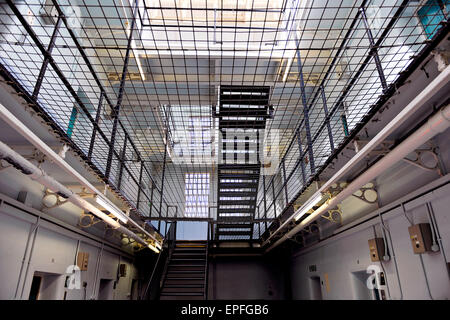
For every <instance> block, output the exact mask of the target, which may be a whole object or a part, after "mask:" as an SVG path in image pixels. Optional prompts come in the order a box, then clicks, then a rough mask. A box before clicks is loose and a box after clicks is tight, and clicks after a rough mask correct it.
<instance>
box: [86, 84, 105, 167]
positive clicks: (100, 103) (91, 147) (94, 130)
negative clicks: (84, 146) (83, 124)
mask: <svg viewBox="0 0 450 320" xmlns="http://www.w3.org/2000/svg"><path fill="white" fill-rule="evenodd" d="M102 106H103V92H101V93H100V97H99V98H98V107H97V113H96V114H95V123H96V124H97V126H98V125H99V121H100V115H101V113H102ZM96 135H97V127H96V126H93V127H92V136H91V143H90V144H89V151H88V159H89V161H92V151H94V144H95V136H96Z"/></svg>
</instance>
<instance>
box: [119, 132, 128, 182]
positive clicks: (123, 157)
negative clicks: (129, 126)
mask: <svg viewBox="0 0 450 320" xmlns="http://www.w3.org/2000/svg"><path fill="white" fill-rule="evenodd" d="M127 141H128V135H127V134H125V139H124V140H123V147H122V152H121V154H120V159H119V161H120V164H119V177H118V181H117V189H118V190H120V186H121V185H122V175H123V167H124V164H125V158H126V152H127Z"/></svg>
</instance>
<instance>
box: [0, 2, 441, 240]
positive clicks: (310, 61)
mask: <svg viewBox="0 0 450 320" xmlns="http://www.w3.org/2000/svg"><path fill="white" fill-rule="evenodd" d="M448 8H449V1H435V0H427V1H401V0H398V1H387V0H386V1H384V0H371V1H369V0H358V1H350V0H342V1H330V0H317V1H297V0H276V1H269V0H248V1H235V2H230V1H206V0H192V1H169V0H158V1H151V0H122V1H102V0H96V1H94V0H78V1H67V0H48V1H47V0H45V1H44V0H31V1H26V2H17V1H9V0H7V1H2V2H1V3H0V64H1V67H2V69H4V70H6V71H8V72H9V73H10V74H12V75H13V77H14V78H15V81H17V82H18V83H19V84H20V85H21V86H22V87H23V88H24V89H25V90H26V92H27V93H28V94H29V95H30V96H31V97H32V98H33V99H34V101H36V103H37V104H39V106H40V107H41V108H42V109H43V110H44V111H45V112H46V113H47V114H48V116H49V117H50V118H51V119H52V120H53V121H54V123H55V124H56V125H57V126H58V127H59V128H61V130H62V132H64V134H65V135H66V138H68V139H70V140H71V141H72V142H73V143H74V145H76V146H77V148H79V149H80V150H81V152H82V153H83V154H84V155H85V156H87V158H88V159H89V160H90V163H91V165H92V166H94V167H95V168H96V169H98V170H99V171H100V173H101V174H102V175H103V177H104V178H105V179H106V180H107V181H109V183H110V184H111V185H112V186H114V187H115V188H116V189H117V190H118V191H119V192H121V193H122V195H123V196H124V197H125V198H126V199H127V200H128V202H129V203H130V205H131V206H132V207H135V208H136V209H138V210H139V212H140V213H141V214H142V215H143V216H147V217H153V218H156V217H158V218H160V217H161V218H164V217H173V216H174V215H177V216H179V217H188V216H189V217H194V218H204V217H208V216H212V217H216V216H217V214H218V213H217V205H218V203H219V201H220V199H219V197H218V187H217V186H218V179H219V176H218V163H219V161H218V160H219V158H218V157H219V150H220V148H219V142H220V141H222V140H221V139H222V138H223V137H221V136H220V135H221V131H220V130H219V129H220V124H219V122H220V121H219V118H218V117H219V116H218V112H219V109H218V107H219V99H220V87H221V86H222V87H223V86H229V87H230V88H232V87H236V86H241V87H243V86H248V87H267V88H269V90H268V92H270V94H269V97H268V101H269V103H268V104H269V106H270V108H269V106H264V108H263V109H264V112H265V111H267V112H268V113H267V115H268V116H267V118H265V119H264V121H263V122H258V121H256V120H255V119H257V118H258V116H260V115H256V116H255V115H254V116H253V118H252V117H250V116H249V114H248V112H249V111H248V110H250V108H247V111H246V112H247V114H246V115H236V114H235V115H232V116H230V117H231V118H229V119H228V120H230V121H239V123H240V124H241V125H243V122H245V125H244V127H243V128H245V130H249V131H251V130H256V129H258V130H261V139H263V140H265V141H263V143H262V147H261V150H265V151H263V152H262V153H261V155H264V152H266V153H267V151H268V150H272V151H273V150H275V149H277V151H274V152H273V153H272V155H274V154H276V156H277V158H278V160H277V161H275V159H272V160H273V161H272V160H271V161H269V162H271V163H273V164H274V168H272V169H273V170H272V169H271V170H262V171H261V174H262V175H264V179H265V182H264V183H265V185H264V184H263V181H262V180H263V179H261V177H260V179H259V180H258V186H257V190H251V192H255V194H257V196H256V197H257V199H256V207H257V211H255V215H254V216H253V217H254V218H256V219H267V218H268V219H271V218H275V217H278V216H279V215H280V214H281V213H282V212H283V211H284V210H285V209H286V205H287V204H290V203H292V202H294V201H295V200H296V199H295V197H296V196H297V195H298V193H299V192H300V191H301V190H303V189H304V188H305V187H306V186H307V185H308V184H309V182H310V181H311V179H312V177H313V176H314V175H315V174H316V172H317V171H318V170H319V169H320V168H321V166H323V165H324V164H325V163H326V161H327V159H328V158H329V157H330V155H331V154H332V153H333V151H334V150H336V149H337V148H339V146H341V145H342V144H343V143H344V142H345V141H346V137H348V136H349V135H350V134H352V132H353V131H354V130H355V128H356V127H357V126H358V124H359V123H360V122H361V121H363V119H364V116H365V115H367V114H368V113H369V112H370V111H371V109H372V106H373V105H374V104H375V103H376V102H377V101H378V100H379V98H380V95H382V94H383V93H384V92H385V90H386V89H387V87H388V86H390V85H393V84H394V82H395V81H396V80H397V78H398V77H399V74H400V73H401V72H402V71H404V70H405V69H406V68H407V67H408V66H409V65H410V63H411V61H413V59H414V56H416V55H417V54H418V53H419V52H420V51H421V50H422V49H423V48H424V46H425V45H426V42H427V41H428V40H430V39H432V38H433V37H434V36H436V34H438V32H439V30H440V29H441V28H442V27H443V23H442V22H443V21H445V20H447V17H448ZM231 108H232V109H230V110H234V111H233V112H238V111H239V110H238V109H239V107H231ZM233 108H234V109H233ZM255 108H257V107H255ZM233 117H234V118H233ZM255 117H256V118H255ZM222 120H225V119H222ZM222 123H223V122H222ZM256 124H257V125H256ZM255 126H262V128H259V127H258V128H255ZM223 131H224V132H225V131H226V130H223ZM262 132H264V133H262ZM275 133H276V135H277V137H278V140H277V141H276V142H275V140H270V141H269V140H268V138H267V137H269V136H271V135H272V134H275ZM225 140H226V137H225ZM261 150H251V151H255V152H261ZM233 152H234V148H233ZM242 152H243V153H245V152H247V151H242ZM234 153H238V152H234ZM247 153H248V152H247ZM259 161H260V164H261V165H262V166H263V167H264V166H269V164H268V163H269V162H267V161H266V162H264V161H265V160H264V159H259ZM196 173H202V174H208V175H209V189H205V190H203V189H202V190H203V191H202V192H204V194H203V193H202V195H201V196H202V197H203V196H205V197H206V196H207V197H208V199H207V201H205V202H201V203H202V205H201V206H200V207H201V208H199V207H198V206H191V205H190V204H192V201H190V198H189V197H190V196H191V195H190V194H186V191H187V189H186V177H187V175H190V174H196ZM264 186H265V188H264ZM202 188H203V186H202ZM224 192H228V191H224ZM239 192H245V191H239ZM161 194H162V196H161ZM197 196H199V195H197ZM264 199H265V200H264ZM197 200H198V199H197ZM228 200H229V199H228ZM228 200H227V199H224V201H228ZM241 200H242V201H248V199H244V198H243V199H241ZM264 202H265V204H266V205H265V206H264ZM197 204H198V203H197ZM231 208H236V207H233V206H232V207H230V208H228V209H229V210H231ZM175 212H176V213H175ZM234 213H235V214H236V213H239V212H234ZM229 214H230V216H232V214H233V212H229ZM269 223H270V222H269ZM266 225H267V222H258V223H255V224H254V227H253V230H252V232H253V237H255V236H258V237H259V235H261V234H262V233H263V232H264V231H265V228H266ZM223 237H225V238H227V237H229V236H227V235H224V236H223ZM238 238H239V237H238Z"/></svg>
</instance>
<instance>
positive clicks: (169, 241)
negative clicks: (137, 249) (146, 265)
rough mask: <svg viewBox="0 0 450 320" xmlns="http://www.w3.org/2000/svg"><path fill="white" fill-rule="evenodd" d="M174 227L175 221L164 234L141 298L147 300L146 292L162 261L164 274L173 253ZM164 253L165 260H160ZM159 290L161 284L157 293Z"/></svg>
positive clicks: (174, 241)
mask: <svg viewBox="0 0 450 320" xmlns="http://www.w3.org/2000/svg"><path fill="white" fill-rule="evenodd" d="M166 223H167V222H166ZM176 226H177V222H176V221H172V222H171V224H170V227H169V229H168V230H167V232H166V234H165V237H164V241H163V244H162V248H161V252H160V253H159V255H158V258H157V259H156V263H155V266H154V267H153V270H152V274H151V276H150V279H149V280H148V284H147V287H146V288H145V291H144V294H143V297H147V299H148V300H149V297H148V291H149V289H150V288H151V285H152V283H153V281H154V278H155V275H156V271H157V270H158V268H159V267H160V265H161V264H162V261H163V260H164V265H165V267H164V269H163V274H164V273H165V269H166V265H167V262H168V261H169V259H170V256H171V253H172V251H173V249H174V247H175V243H176V234H177V233H176ZM166 249H167V251H166ZM166 252H167V256H166V257H165V259H164V258H163V259H161V256H164V255H165V253H166ZM160 288H161V283H160V285H159V288H158V293H159V290H160Z"/></svg>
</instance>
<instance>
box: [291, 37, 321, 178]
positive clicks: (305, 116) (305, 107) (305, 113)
mask: <svg viewBox="0 0 450 320" xmlns="http://www.w3.org/2000/svg"><path fill="white" fill-rule="evenodd" d="M295 43H296V45H297V48H296V54H297V67H298V73H299V76H300V78H299V80H300V90H301V96H302V104H303V120H304V121H303V123H304V125H305V132H306V143H307V144H308V154H309V165H310V167H311V175H313V174H314V173H315V172H316V167H315V165H314V152H313V147H312V138H311V129H310V126H309V107H308V104H307V101H306V90H305V81H304V79H303V66H302V59H301V56H300V42H299V41H298V39H297V34H295Z"/></svg>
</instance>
